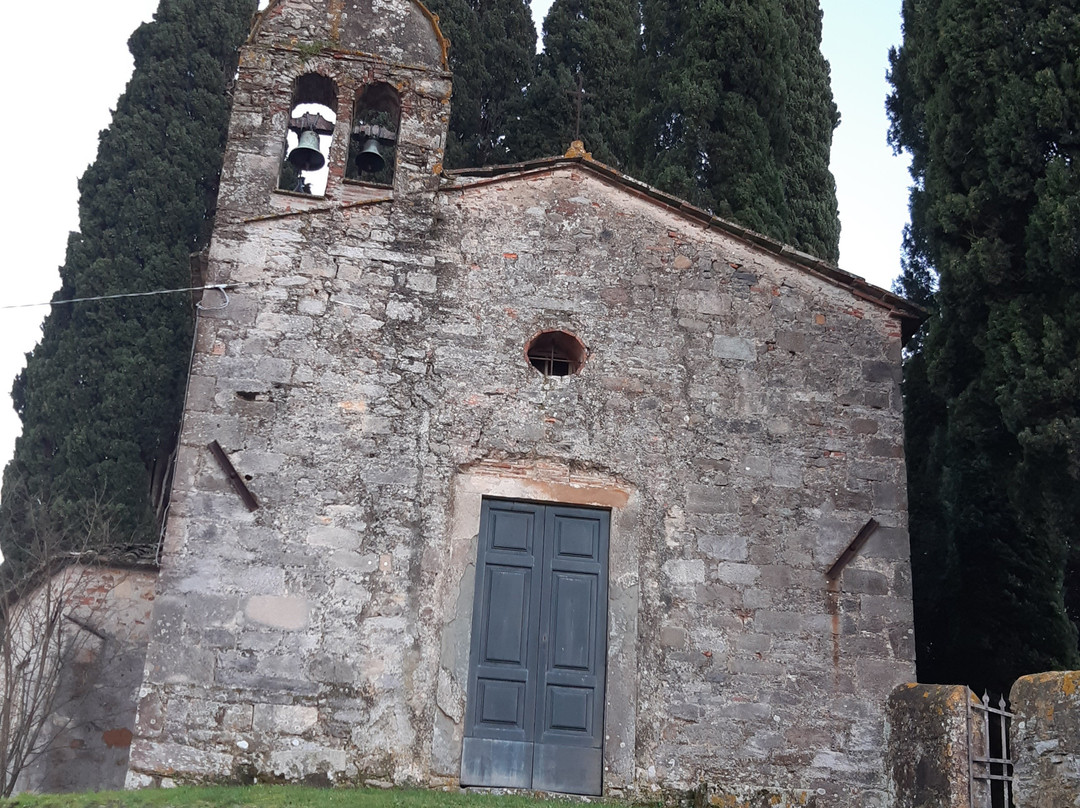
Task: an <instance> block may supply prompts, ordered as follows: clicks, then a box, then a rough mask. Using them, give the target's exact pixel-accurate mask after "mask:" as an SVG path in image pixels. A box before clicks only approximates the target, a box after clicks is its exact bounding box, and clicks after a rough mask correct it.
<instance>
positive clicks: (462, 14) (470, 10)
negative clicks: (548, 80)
mask: <svg viewBox="0 0 1080 808" xmlns="http://www.w3.org/2000/svg"><path fill="white" fill-rule="evenodd" d="M428 6H429V8H430V9H431V10H432V11H433V12H434V13H435V14H437V15H438V16H439V25H440V26H441V28H442V31H443V34H445V35H446V37H447V39H449V40H450V69H451V71H452V72H453V74H454V96H453V98H452V99H451V107H450V137H449V140H448V142H447V145H446V165H447V166H448V167H450V168H467V167H472V166H481V165H489V164H493V163H508V162H514V161H515V160H516V159H517V155H516V154H515V153H514V152H513V151H512V149H511V146H510V144H509V142H508V140H507V129H508V128H509V127H510V126H512V124H513V121H514V119H515V118H516V117H517V116H518V115H519V114H520V111H521V105H522V98H523V95H524V92H525V89H526V88H527V87H528V86H529V83H530V82H531V81H532V76H533V69H534V61H535V54H536V27H535V26H534V25H533V20H532V13H531V11H530V9H529V0H488V1H485V0H431V2H429V3H428Z"/></svg>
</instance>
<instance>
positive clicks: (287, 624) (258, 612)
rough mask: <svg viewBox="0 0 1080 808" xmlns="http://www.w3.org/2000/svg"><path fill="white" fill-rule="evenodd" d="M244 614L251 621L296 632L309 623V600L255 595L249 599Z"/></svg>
mask: <svg viewBox="0 0 1080 808" xmlns="http://www.w3.org/2000/svg"><path fill="white" fill-rule="evenodd" d="M244 614H245V615H247V617H248V619H249V620H254V621H255V622H256V623H262V624H263V625H265V626H273V627H274V628H281V629H289V630H295V629H300V628H303V627H304V626H305V625H306V624H307V621H308V603H307V600H306V599H304V598H300V597H290V596H283V595H255V596H254V597H251V598H248V601H247V603H246V604H245V606H244Z"/></svg>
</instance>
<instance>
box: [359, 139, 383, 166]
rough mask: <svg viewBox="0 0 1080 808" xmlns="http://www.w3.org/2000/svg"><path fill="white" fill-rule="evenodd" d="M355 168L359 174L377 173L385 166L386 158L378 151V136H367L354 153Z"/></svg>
mask: <svg viewBox="0 0 1080 808" xmlns="http://www.w3.org/2000/svg"><path fill="white" fill-rule="evenodd" d="M356 168H357V169H358V170H359V171H360V173H361V174H378V173H379V172H380V171H382V170H383V169H384V168H386V158H385V157H383V156H382V152H381V151H379V140H378V138H373V137H369V138H368V139H367V140H365V141H364V147H363V148H362V149H360V153H359V154H358V155H356Z"/></svg>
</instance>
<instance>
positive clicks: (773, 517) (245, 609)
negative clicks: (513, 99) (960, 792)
mask: <svg viewBox="0 0 1080 808" xmlns="http://www.w3.org/2000/svg"><path fill="white" fill-rule="evenodd" d="M376 5H378V6H379V7H380V9H381V10H380V15H382V16H384V17H386V18H387V19H390V20H391V21H394V20H396V21H398V22H397V23H394V24H391V25H388V26H387V27H386V29H387V30H389V31H390V34H386V35H385V36H391V35H393V36H406V37H420V38H423V37H427V39H426V40H425V41H424V42H421V43H419V44H416V43H414V44H413V45H412V46H410V47H406V48H404V50H400V49H399V51H394V52H391V50H392V49H393V47H397V46H396V45H392V44H386V42H385V41H384V40H385V37H384V33H385V32H384V33H380V31H381V30H382V29H380V30H379V31H375V30H374V28H365V23H364V20H365V19H368V18H367V17H365V16H364V15H365V14H367V13H368V9H367V4H365V3H359V2H358V3H344V4H342V3H340V2H328V0H323V2H320V1H319V0H314V2H309V3H305V4H300V3H296V2H278V3H273V4H271V7H270V9H269V10H268V11H267V12H266V14H265V16H264V17H263V18H262V20H261V21H260V23H259V26H258V27H257V29H256V33H255V34H254V35H253V39H252V41H251V43H249V46H248V47H247V49H246V50H245V51H244V53H243V58H242V61H241V68H240V74H239V79H238V82H237V87H236V93H235V105H234V113H233V123H232V128H231V132H230V139H229V146H228V152H227V156H226V164H225V172H224V176H223V180H222V189H221V198H220V204H219V213H218V222H217V227H216V230H215V235H214V240H213V244H212V247H211V252H210V260H209V273H210V277H209V281H210V282H212V283H232V284H236V287H235V288H233V289H231V290H230V291H229V292H228V297H229V302H228V306H227V307H225V308H222V309H220V310H210V308H209V307H210V305H212V304H213V303H214V301H213V299H212V295H213V293H208V295H207V300H206V301H204V305H206V306H207V309H206V310H204V311H203V312H202V313H201V316H200V320H199V325H198V330H197V340H196V355H195V361H194V366H193V369H192V375H191V380H190V384H189V390H188V398H187V406H186V410H185V420H184V428H183V433H182V438H181V447H180V452H179V459H178V463H177V469H176V475H175V483H174V488H173V493H172V507H171V510H170V518H169V523H168V529H167V533H166V542H165V548H164V556H163V561H162V571H161V578H160V581H159V589H158V597H157V602H156V604H155V617H154V620H155V623H154V630H153V636H152V639H151V643H150V650H149V653H148V658H147V667H146V676H145V681H144V684H143V689H142V694H143V696H142V701H141V705H140V708H139V720H138V724H137V728H136V740H135V743H134V746H133V750H132V769H131V773H130V774H129V783H130V784H132V785H140V784H150V783H154V782H161V780H162V778H166V779H179V780H191V781H198V780H250V779H253V778H258V779H259V780H260V781H262V780H264V779H283V780H297V781H307V782H335V783H339V782H350V783H351V782H364V783H398V784H404V783H410V784H420V785H426V786H442V785H455V784H456V782H457V773H458V769H459V766H460V754H461V738H462V732H463V720H464V719H463V716H464V711H465V703H464V702H465V692H466V680H467V676H468V657H469V636H470V633H471V625H472V624H471V619H472V608H473V603H472V598H473V576H474V573H475V569H474V567H475V561H476V534H477V530H478V527H479V521H478V520H479V503H480V501H481V498H482V497H483V496H500V497H512V498H519V499H529V500H537V501H544V502H561V503H567V504H576V505H592V506H597V507H605V508H609V509H610V510H611V512H612V520H611V523H612V527H611V550H610V559H609V564H610V581H611V583H610V591H609V598H608V611H609V619H608V626H609V638H608V680H607V710H606V717H605V741H604V761H605V773H604V790H605V793H607V794H609V795H612V796H625V797H633V798H649V797H652V796H663V795H675V794H688V793H691V792H693V793H705V792H702V791H701V790H700V789H701V788H702V784H703V783H710V784H714V785H710V786H709V789H708V793H709V794H712V795H714V796H716V795H721V796H716V799H715V800H713V802H714V803H715V804H728V803H725V802H722V801H720V800H721V799H727V797H723V796H722V795H723V794H736V793H738V794H753V793H759V792H758V790H760V789H766V790H770V789H771V790H772V791H770V792H769V793H775V794H779V795H785V796H784V797H783V798H784V799H790V800H796V799H812V800H813V801H814V802H813V803H812V804H814V805H817V806H821V808H824V807H825V806H855V805H859V806H884V805H886V804H888V803H887V801H886V800H887V792H888V788H889V786H888V777H887V772H886V768H885V762H884V758H885V754H884V745H885V739H884V714H885V701H886V698H887V696H888V694H889V693H890V691H892V689H893V688H894V687H895V686H896V685H897V684H899V683H901V682H904V681H908V680H910V679H911V678H912V677H913V674H914V664H913V654H914V652H913V630H912V613H911V582H910V566H909V562H908V545H907V533H906V492H905V472H904V458H903V435H902V417H901V401H900V393H899V385H898V382H899V372H900V371H899V368H900V352H901V336H902V330H903V326H904V324H905V321H906V322H907V323H908V324H910V323H911V322H912V321H913V320H917V318H918V313H917V312H915V311H914V310H913V309H912V308H911V307H909V306H906V304H904V302H903V301H901V300H899V299H898V298H895V297H892V296H890V295H888V294H887V293H885V292H882V291H881V290H873V289H872V288H870V287H867V286H866V285H865V284H864V283H862V282H861V281H859V279H857V278H854V277H852V276H847V275H846V274H845V273H841V272H839V271H837V270H834V269H833V270H829V269H828V268H826V267H824V265H821V264H819V263H817V262H815V261H813V259H810V258H809V257H806V256H799V255H797V254H792V253H791V252H790V251H785V250H784V249H782V247H781V245H774V244H771V243H769V242H767V240H764V239H762V238H761V237H758V236H754V235H753V234H747V233H745V232H744V231H741V230H739V229H738V228H736V227H734V226H727V225H724V223H720V222H718V221H716V220H710V219H709V218H708V217H707V216H703V215H701V214H700V212H691V214H688V213H687V212H685V211H680V210H678V209H677V207H676V206H677V205H678V201H677V200H670V199H667V200H665V199H663V198H660V195H658V194H656V193H655V192H652V191H651V190H649V189H645V188H644V186H640V185H638V184H636V183H633V182H632V181H629V180H625V181H624V180H623V179H621V178H619V177H618V176H617V175H615V174H614V172H612V171H611V170H610V169H606V168H604V167H602V166H598V165H594V164H591V163H590V161H589V160H588V159H587V158H583V157H575V158H567V159H561V160H560V159H553V160H548V161H539V162H537V163H534V164H529V165H525V166H520V167H516V168H511V169H507V170H505V171H502V172H499V173H494V172H474V173H472V174H470V173H461V174H457V175H454V176H447V175H444V174H443V173H442V172H441V159H442V146H443V145H444V143H445V138H446V121H447V116H448V111H449V107H448V100H449V96H450V78H449V75H448V74H447V73H445V72H444V67H443V65H444V63H443V62H442V61H441V58H442V57H441V55H440V54H441V53H442V51H441V50H440V48H441V40H440V39H439V37H438V36H437V32H436V30H435V28H434V27H433V26H432V24H431V22H430V19H429V18H428V17H426V16H425V15H423V14H419V16H418V12H417V9H418V8H419V7H418V6H417V5H415V4H413V3H411V2H407V0H386V2H381V3H378V4H376ZM335 20H337V23H336V25H337V27H336V28H335V22H334V21H335ZM346 22H347V23H348V24H347V25H346ZM421 22H422V23H423V24H424V25H426V26H427V27H426V28H425V27H424V25H421ZM373 31H374V32H373ZM335 32H336V34H335ZM335 35H336V37H337V39H336V40H335V39H334V36H335ZM350 37H351V39H350ZM380 37H384V38H382V39H381V38H380ZM298 41H299V42H300V43H301V44H302V43H304V42H311V41H318V42H328V43H330V45H331V47H330V52H327V51H325V50H324V51H323V52H321V53H319V54H317V55H315V56H311V55H309V54H306V52H303V53H302V52H300V51H298V47H299V46H298V45H297V42H298ZM361 46H362V47H361ZM368 48H385V49H388V50H384V51H381V53H383V54H384V55H383V56H379V55H378V54H379V53H380V51H378V50H376V51H375V53H376V55H375V56H372V55H371V54H370V51H369V50H366V49H368ZM403 53H411V54H413V56H412V57H410V58H411V59H412V60H413V61H406V60H404V57H403V56H402V54H403ZM425 59H426V60H427V62H426V63H425V62H424V60H425ZM312 71H315V72H320V73H322V74H324V75H327V76H329V77H331V78H333V80H334V82H335V86H336V87H337V91H338V95H339V109H338V118H337V120H338V129H339V130H340V131H343V132H347V131H349V130H348V127H349V125H350V124H349V115H350V111H349V106H350V104H351V98H353V97H355V93H357V92H358V91H359V90H360V89H361V88H362V87H363V86H364V85H365V84H366V83H368V82H370V81H374V80H379V81H387V82H389V83H391V84H392V85H393V86H395V87H397V88H399V91H400V92H401V95H402V121H401V128H400V140H399V144H398V167H397V172H396V174H395V177H394V184H393V188H392V189H385V188H383V189H380V188H374V187H370V186H365V185H362V184H354V183H348V182H346V181H345V180H343V179H342V178H343V176H344V161H345V159H346V156H345V155H346V151H347V148H346V147H347V143H346V141H347V138H345V137H336V138H335V141H334V145H333V146H332V150H331V153H330V160H329V163H330V179H329V183H328V186H327V191H326V194H325V196H322V197H302V196H298V195H295V194H287V193H282V192H277V191H274V190H273V189H274V186H275V184H276V180H277V176H278V167H279V164H280V160H281V157H282V151H283V146H284V132H285V126H286V118H287V114H288V109H289V104H290V101H291V97H292V96H291V93H292V88H293V86H294V83H295V80H296V78H297V77H298V76H299V75H302V74H303V73H305V72H312ZM550 329H561V330H564V331H567V332H570V333H572V334H574V335H576V336H577V337H578V338H579V339H580V340H581V341H582V342H583V343H584V344H585V345H586V346H587V348H588V357H587V360H586V362H585V364H584V366H583V368H582V369H581V372H580V373H578V374H576V375H571V376H567V377H565V378H556V377H545V376H543V375H541V374H540V373H539V372H538V371H537V370H536V369H534V368H533V367H532V366H530V364H529V362H528V361H527V359H526V356H525V350H526V345H527V343H528V341H529V340H530V338H531V337H533V336H534V335H536V334H537V333H539V332H541V331H545V330H550ZM214 440H216V441H218V442H219V443H220V444H221V446H222V447H223V449H224V450H225V452H226V454H227V455H228V456H229V458H230V460H231V462H232V464H233V465H234V466H235V468H236V470H237V472H238V473H239V474H240V475H241V477H242V478H243V479H244V481H245V484H246V485H247V486H248V487H249V488H250V490H251V491H252V493H253V494H254V495H255V497H256V498H257V500H258V502H259V504H260V507H259V508H258V509H257V510H255V511H249V510H248V509H247V508H246V507H245V506H244V504H243V502H242V501H241V500H240V498H239V497H237V495H236V493H235V491H234V490H233V488H232V486H231V485H230V483H229V481H228V479H227V478H226V476H225V474H224V473H223V472H222V470H221V467H220V466H219V465H218V463H217V462H216V461H215V460H214V457H213V455H212V454H211V453H210V452H209V451H208V449H207V448H206V447H207V444H208V443H209V442H211V441H214ZM871 518H873V519H874V520H876V521H877V523H879V527H878V528H877V529H876V531H874V532H873V533H872V535H871V536H870V538H869V541H868V542H867V544H866V545H865V546H864V547H863V548H862V549H861V550H860V551H859V552H858V553H857V554H856V555H855V557H854V559H853V560H852V561H851V562H850V564H849V565H848V566H847V567H846V568H845V569H844V571H843V573H842V574H841V575H840V577H839V578H838V579H837V580H836V581H835V582H834V583H833V584H832V585H830V584H829V582H828V581H827V580H826V578H825V572H826V570H828V569H829V568H830V566H831V565H832V564H833V562H835V561H836V560H837V558H838V557H839V556H840V555H841V554H842V553H843V551H844V550H845V548H847V547H848V546H849V544H850V543H851V542H852V541H853V539H854V538H855V537H856V535H857V534H858V533H859V531H860V529H861V528H862V527H863V526H864V525H866V523H867V522H868V520H870V519H871ZM790 795H802V796H801V797H796V796H790ZM732 799H734V797H732ZM733 804H734V803H733Z"/></svg>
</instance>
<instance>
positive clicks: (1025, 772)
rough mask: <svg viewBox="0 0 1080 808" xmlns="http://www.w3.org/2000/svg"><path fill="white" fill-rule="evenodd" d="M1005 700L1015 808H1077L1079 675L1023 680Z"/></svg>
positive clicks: (1079, 779) (1065, 673)
mask: <svg viewBox="0 0 1080 808" xmlns="http://www.w3.org/2000/svg"><path fill="white" fill-rule="evenodd" d="M1009 700H1010V702H1011V704H1012V710H1013V713H1014V714H1015V716H1016V717H1015V718H1014V719H1013V726H1012V745H1013V760H1015V761H1016V766H1015V769H1014V777H1015V779H1014V782H1013V801H1014V803H1015V805H1016V808H1080V671H1056V672H1053V673H1037V674H1034V675H1032V676H1023V677H1021V678H1020V679H1017V680H1016V683H1015V684H1014V685H1013V686H1012V691H1011V692H1010V694H1009Z"/></svg>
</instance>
